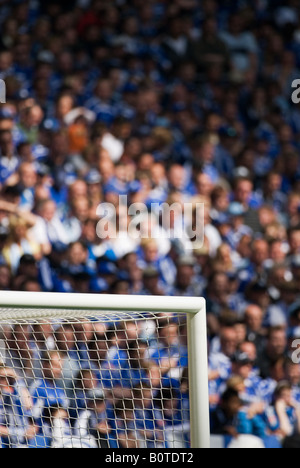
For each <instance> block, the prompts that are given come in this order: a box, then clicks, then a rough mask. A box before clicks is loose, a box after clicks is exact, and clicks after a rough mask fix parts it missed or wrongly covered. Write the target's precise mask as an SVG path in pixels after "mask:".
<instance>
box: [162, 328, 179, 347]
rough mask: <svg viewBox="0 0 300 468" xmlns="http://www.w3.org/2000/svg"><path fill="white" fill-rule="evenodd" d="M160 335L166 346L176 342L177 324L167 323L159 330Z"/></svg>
mask: <svg viewBox="0 0 300 468" xmlns="http://www.w3.org/2000/svg"><path fill="white" fill-rule="evenodd" d="M161 337H162V338H163V340H164V342H165V343H166V344H167V345H168V346H172V345H174V344H177V343H178V326H177V325H176V323H172V324H169V325H167V326H166V327H164V328H163V329H162V330H161Z"/></svg>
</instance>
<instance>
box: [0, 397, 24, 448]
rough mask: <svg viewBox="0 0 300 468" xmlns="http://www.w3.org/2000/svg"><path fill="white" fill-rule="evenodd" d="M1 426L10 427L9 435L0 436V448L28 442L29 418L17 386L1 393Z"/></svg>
mask: <svg viewBox="0 0 300 468" xmlns="http://www.w3.org/2000/svg"><path fill="white" fill-rule="evenodd" d="M0 426H2V427H6V428H7V429H8V434H9V435H8V437H1V438H0V448H1V447H2V448H17V447H20V446H22V445H24V444H25V443H26V439H25V433H26V429H27V428H28V419H27V416H26V414H25V412H24V410H23V407H22V402H21V397H20V395H19V393H18V390H17V388H14V390H13V392H12V393H9V392H3V393H1V394H0Z"/></svg>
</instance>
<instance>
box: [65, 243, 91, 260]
mask: <svg viewBox="0 0 300 468" xmlns="http://www.w3.org/2000/svg"><path fill="white" fill-rule="evenodd" d="M69 259H70V262H71V263H72V264H73V265H81V264H82V263H85V262H86V260H87V251H86V249H85V248H84V247H83V246H82V245H81V244H80V243H77V244H74V245H73V246H72V247H71V249H70V252H69Z"/></svg>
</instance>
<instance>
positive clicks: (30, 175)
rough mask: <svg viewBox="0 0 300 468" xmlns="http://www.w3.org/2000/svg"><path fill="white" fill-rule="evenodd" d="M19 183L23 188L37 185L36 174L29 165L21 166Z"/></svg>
mask: <svg viewBox="0 0 300 468" xmlns="http://www.w3.org/2000/svg"><path fill="white" fill-rule="evenodd" d="M20 182H21V184H22V185H23V186H24V187H25V188H32V187H34V186H35V185H36V183H37V174H36V171H35V168H34V166H33V165H31V164H23V165H22V166H21V168H20Z"/></svg>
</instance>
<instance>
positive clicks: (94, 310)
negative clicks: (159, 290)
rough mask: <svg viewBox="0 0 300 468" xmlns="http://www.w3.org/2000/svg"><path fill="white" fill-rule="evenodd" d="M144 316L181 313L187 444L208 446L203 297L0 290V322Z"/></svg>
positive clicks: (205, 338) (205, 324) (208, 429)
mask: <svg viewBox="0 0 300 468" xmlns="http://www.w3.org/2000/svg"><path fill="white" fill-rule="evenodd" d="M116 313H118V314H120V317H121V319H122V320H124V321H126V320H130V319H132V317H133V318H134V320H143V319H144V318H145V314H147V313H151V314H152V317H155V316H156V314H157V315H163V314H166V315H167V314H180V315H186V317H187V320H186V327H187V343H188V379H189V399H190V433H191V434H190V443H191V448H209V446H210V427H209V392H208V362H207V354H208V350H207V323H206V301H205V299H203V298H189V297H164V296H163V297H160V296H159V297H158V296H131V295H128V296H122V295H95V294H71V293H70V294H68V293H66V294H59V293H35V292H32V293H31V292H15V291H1V292H0V325H1V324H3V323H9V322H14V323H16V322H18V321H19V322H21V323H23V322H24V321H26V322H29V321H33V320H34V321H43V320H46V319H59V320H64V319H80V318H82V317H91V316H95V317H105V318H106V320H110V318H111V320H113V317H114V316H115V314H116Z"/></svg>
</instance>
